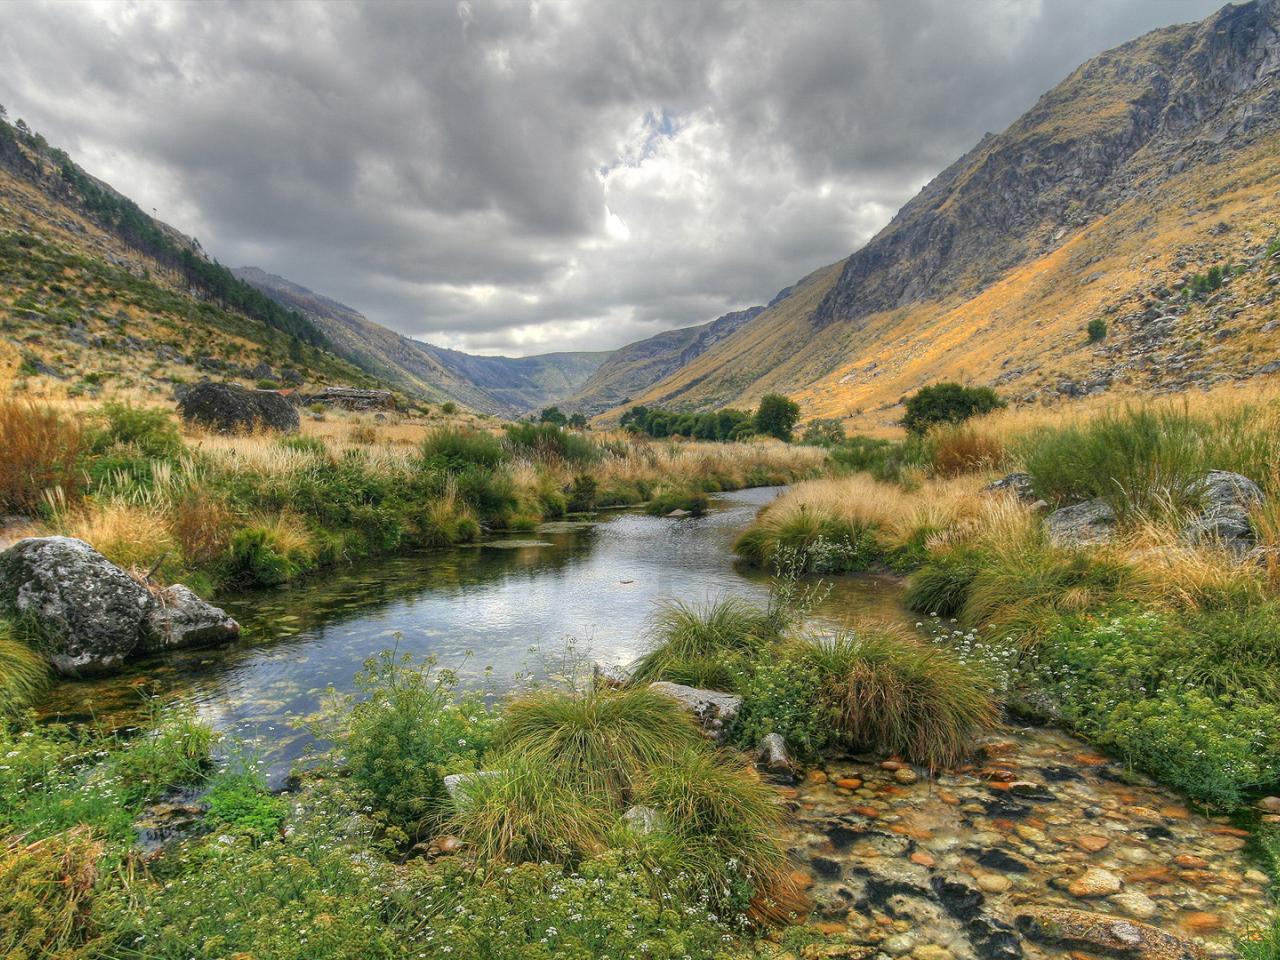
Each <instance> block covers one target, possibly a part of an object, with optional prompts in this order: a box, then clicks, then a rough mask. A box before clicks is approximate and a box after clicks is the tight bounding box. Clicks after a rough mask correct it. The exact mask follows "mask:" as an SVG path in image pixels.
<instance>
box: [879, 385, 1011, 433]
mask: <svg viewBox="0 0 1280 960" xmlns="http://www.w3.org/2000/svg"><path fill="white" fill-rule="evenodd" d="M1004 406H1005V402H1004V401H1003V400H1001V399H1000V397H999V396H997V395H996V392H995V391H994V390H992V389H991V388H990V387H966V386H963V385H961V384H959V383H935V384H933V385H932V386H928V387H922V388H921V389H919V390H917V391H916V392H915V393H913V394H912V395H911V396H909V397H908V398H907V402H906V414H905V415H904V416H903V418H902V425H903V426H904V427H906V428H907V430H908V431H909V432H911V433H916V434H923V433H925V432H926V431H927V430H928V429H929V428H930V427H931V426H933V425H934V424H937V423H963V422H964V421H965V420H968V419H970V418H972V417H978V416H982V415H983V414H987V413H991V412H992V411H993V410H999V409H1001V408H1003V407H1004Z"/></svg>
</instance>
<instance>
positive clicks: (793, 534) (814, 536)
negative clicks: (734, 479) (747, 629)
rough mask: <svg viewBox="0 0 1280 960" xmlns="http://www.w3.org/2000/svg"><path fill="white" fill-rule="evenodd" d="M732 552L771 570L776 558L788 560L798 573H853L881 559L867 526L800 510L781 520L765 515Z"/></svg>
mask: <svg viewBox="0 0 1280 960" xmlns="http://www.w3.org/2000/svg"><path fill="white" fill-rule="evenodd" d="M733 550H734V552H735V553H736V554H737V555H738V556H740V557H741V558H742V559H744V560H746V561H747V562H749V563H751V564H753V565H754V566H758V567H766V568H767V567H772V566H775V565H776V563H775V562H776V560H777V558H779V557H788V558H791V559H793V560H794V561H795V562H797V563H798V565H799V569H798V570H797V572H799V573H854V572H857V571H862V570H866V569H868V568H869V567H871V566H872V565H873V564H874V563H876V562H877V561H879V560H881V559H884V550H883V548H882V547H881V546H880V543H879V541H878V540H877V539H876V536H875V532H874V530H873V529H872V528H871V527H870V526H868V525H865V524H862V523H860V522H857V521H852V520H838V519H835V518H832V517H827V516H823V515H822V514H820V513H819V512H818V511H813V510H808V509H806V508H804V507H803V506H802V507H801V509H799V510H795V511H792V512H789V513H787V514H784V515H781V516H775V515H770V514H766V515H765V517H764V518H763V519H762V520H761V521H759V522H758V523H756V524H755V525H754V526H752V527H750V528H748V529H747V530H746V531H745V532H743V533H742V535H741V536H739V537H738V539H737V540H736V541H735V542H734V544H733Z"/></svg>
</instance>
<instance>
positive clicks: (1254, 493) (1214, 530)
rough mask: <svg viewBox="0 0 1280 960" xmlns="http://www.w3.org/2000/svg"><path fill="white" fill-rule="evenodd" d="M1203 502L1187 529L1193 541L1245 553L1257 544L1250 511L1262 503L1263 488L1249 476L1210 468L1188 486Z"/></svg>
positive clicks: (1197, 543) (1186, 536)
mask: <svg viewBox="0 0 1280 960" xmlns="http://www.w3.org/2000/svg"><path fill="white" fill-rule="evenodd" d="M1188 493H1189V494H1190V495H1191V496H1192V497H1193V498H1194V499H1196V500H1197V501H1199V503H1200V513H1199V514H1198V515H1197V516H1195V517H1193V518H1192V519H1191V520H1190V522H1188V523H1187V525H1186V527H1184V528H1183V531H1182V534H1183V537H1184V538H1186V540H1187V541H1188V542H1189V543H1192V544H1196V545H1199V544H1216V545H1220V546H1225V547H1226V548H1227V549H1229V550H1232V551H1235V552H1237V553H1243V552H1245V551H1247V550H1248V549H1249V548H1251V547H1252V546H1253V544H1254V539H1255V538H1254V533H1253V526H1252V524H1251V523H1250V521H1249V514H1250V513H1251V512H1252V511H1253V510H1254V509H1255V508H1256V507H1258V506H1260V505H1261V504H1262V500H1263V496H1262V491H1261V490H1260V489H1259V488H1258V485H1257V484H1256V483H1254V482H1253V481H1252V480H1250V479H1249V478H1248V477H1245V476H1242V475H1240V474H1238V473H1231V472H1229V471H1227V470H1210V471H1209V472H1208V473H1206V474H1205V475H1204V476H1203V477H1200V478H1199V479H1197V480H1196V481H1195V482H1194V483H1192V484H1191V486H1190V487H1189V488H1188Z"/></svg>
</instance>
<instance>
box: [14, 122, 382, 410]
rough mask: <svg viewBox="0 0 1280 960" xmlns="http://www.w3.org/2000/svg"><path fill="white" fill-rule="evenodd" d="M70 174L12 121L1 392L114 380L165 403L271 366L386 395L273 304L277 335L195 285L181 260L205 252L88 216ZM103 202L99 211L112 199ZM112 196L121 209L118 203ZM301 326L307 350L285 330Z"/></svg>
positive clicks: (166, 234) (73, 388)
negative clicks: (194, 386)
mask: <svg viewBox="0 0 1280 960" xmlns="http://www.w3.org/2000/svg"><path fill="white" fill-rule="evenodd" d="M67 162H69V161H68V160H66V158H65V154H61V152H60V151H55V150H53V149H52V148H49V147H48V145H47V144H45V143H44V141H43V139H42V138H39V137H38V135H32V134H27V133H26V132H24V131H23V130H22V129H21V128H18V127H16V126H11V125H9V124H7V123H6V124H3V129H0V383H3V384H5V386H6V389H13V388H14V387H19V386H20V387H26V388H30V389H34V390H38V391H50V390H51V391H53V392H65V393H71V394H73V395H74V394H79V393H85V392H89V393H92V392H96V390H97V389H98V388H99V386H100V385H101V384H102V383H104V382H111V383H112V385H113V386H114V387H130V388H135V387H136V388H138V389H140V390H143V391H146V392H151V393H156V394H160V393H167V392H169V391H170V390H171V389H172V385H173V384H175V383H182V382H187V381H192V380H196V379H198V378H199V377H201V376H205V375H215V376H219V377H225V378H228V379H241V380H244V381H251V380H252V379H253V377H252V372H251V371H252V368H254V367H256V366H258V365H259V364H266V365H268V366H270V367H272V368H273V370H274V371H279V370H282V369H292V370H295V371H297V372H298V374H300V375H301V377H302V378H303V379H304V380H306V381H309V382H311V383H344V384H356V385H365V386H367V385H374V384H375V383H376V381H375V380H374V379H373V378H372V377H370V376H369V375H367V374H366V373H364V372H362V371H360V370H358V369H356V368H355V367H353V366H352V365H351V364H349V363H347V362H345V361H343V360H341V359H340V358H338V357H337V356H335V355H334V354H332V353H331V352H329V351H328V350H327V349H325V348H323V347H321V346H317V344H321V343H323V337H322V336H321V335H320V334H319V331H315V330H312V329H310V328H308V327H307V326H305V322H304V321H303V320H302V318H300V317H290V316H287V315H286V314H284V313H283V312H282V311H279V310H278V308H277V307H276V305H275V304H271V305H270V308H269V309H270V311H271V312H269V313H267V314H266V316H267V317H268V319H270V320H272V321H274V323H273V322H268V319H263V318H262V315H263V311H262V310H261V309H255V311H254V312H255V313H258V314H259V316H252V315H250V314H249V313H248V312H246V311H245V310H244V309H242V308H240V307H238V306H233V305H231V304H230V303H228V302H224V300H223V299H220V298H219V297H218V296H216V295H214V294H213V293H211V292H210V291H209V290H207V289H201V288H200V287H197V286H196V285H195V284H194V282H193V278H192V277H191V276H190V273H189V270H188V269H187V268H186V267H184V265H183V263H182V261H181V259H180V257H181V254H180V251H182V250H186V251H188V252H191V253H192V255H196V254H195V253H194V252H195V251H198V247H197V246H196V245H195V244H194V242H193V241H191V240H189V239H188V238H186V237H184V236H183V235H182V234H180V233H178V232H177V231H176V230H173V229H172V228H171V227H168V226H166V225H165V224H162V223H159V222H158V221H154V220H150V218H147V220H148V221H149V222H150V223H151V224H152V228H151V229H152V230H153V231H154V233H152V234H150V235H149V236H147V237H144V238H142V239H141V240H140V239H139V237H138V236H137V233H136V231H135V230H132V229H131V227H136V224H129V223H125V224H123V225H122V223H121V222H120V220H119V219H118V218H113V217H111V216H108V215H105V214H104V213H103V212H102V209H101V207H99V208H98V209H93V208H91V207H90V206H89V205H88V204H86V202H85V196H84V193H83V192H82V191H81V190H80V189H78V188H77V186H76V184H75V183H72V182H68V180H67V178H66V177H64V176H63V175H62V170H61V165H62V164H64V163H67ZM74 169H75V171H77V173H78V174H79V176H78V177H77V178H76V182H78V183H81V184H83V183H84V182H85V181H83V180H80V179H79V178H80V177H87V175H85V174H84V173H83V171H80V170H79V168H74ZM92 184H93V186H94V189H95V190H97V191H106V190H108V189H109V188H107V187H106V186H105V185H103V184H100V183H99V182H97V181H92ZM98 196H99V200H100V201H101V200H102V198H103V196H104V194H103V193H99V195H98ZM107 196H109V197H110V198H112V202H113V203H119V202H123V198H120V197H119V195H118V194H115V193H114V191H112V193H111V194H110V195H107ZM117 198H118V199H117ZM112 209H114V210H116V211H117V212H118V211H119V210H120V209H122V208H121V207H119V206H115V207H113V208H112ZM134 209H135V210H136V208H134ZM157 238H158V240H157ZM157 243H160V244H161V247H160V254H159V255H158V254H157V250H158V247H157ZM164 248H167V250H168V253H164ZM174 251H178V253H177V254H176V255H175V254H174V253H173V252H174ZM206 263H209V264H211V262H209V261H206ZM188 266H189V265H188ZM227 277H229V275H227ZM225 279H226V278H224V281H225ZM225 289H226V288H224V291H225ZM234 296H235V293H233V292H228V293H227V297H228V298H232V297H234ZM258 306H259V307H260V306H261V304H259V305H258ZM289 325H296V326H295V329H296V330H298V331H299V332H302V333H304V335H306V340H303V339H300V338H299V337H298V336H296V335H294V334H293V333H291V332H289V331H288V330H287V329H285V327H286V326H289ZM308 341H310V342H308Z"/></svg>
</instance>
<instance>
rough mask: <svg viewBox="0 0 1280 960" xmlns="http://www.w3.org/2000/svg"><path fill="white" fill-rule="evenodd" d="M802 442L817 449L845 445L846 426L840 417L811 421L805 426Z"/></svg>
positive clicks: (801, 437)
mask: <svg viewBox="0 0 1280 960" xmlns="http://www.w3.org/2000/svg"><path fill="white" fill-rule="evenodd" d="M800 442H801V443H804V444H809V445H811V446H815V447H836V446H839V445H840V444H842V443H844V424H843V423H841V422H840V419H839V418H838V417H826V418H819V419H817V420H810V421H809V422H808V423H806V424H805V425H804V432H803V433H802V434H801V435H800Z"/></svg>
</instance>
